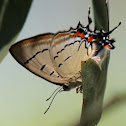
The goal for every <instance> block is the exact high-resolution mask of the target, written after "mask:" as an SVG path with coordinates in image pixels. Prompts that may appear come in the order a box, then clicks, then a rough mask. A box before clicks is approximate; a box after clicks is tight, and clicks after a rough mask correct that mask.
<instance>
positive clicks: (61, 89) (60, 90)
mask: <svg viewBox="0 0 126 126" xmlns="http://www.w3.org/2000/svg"><path fill="white" fill-rule="evenodd" d="M57 90H58V88H57ZM62 91H64V90H63V88H62V87H61V88H60V89H59V90H58V91H57V92H56V90H55V92H56V93H55V95H54V96H53V99H52V101H51V102H50V104H49V107H48V108H47V109H46V111H45V112H44V114H46V113H47V111H48V110H49V109H50V106H51V105H52V102H53V100H54V98H55V97H56V95H57V94H58V93H60V92H62ZM51 97H52V96H51Z"/></svg>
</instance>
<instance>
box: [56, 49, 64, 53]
mask: <svg viewBox="0 0 126 126" xmlns="http://www.w3.org/2000/svg"><path fill="white" fill-rule="evenodd" d="M63 50H65V49H61V50H60V51H58V52H57V54H59V53H61V52H62V51H63Z"/></svg>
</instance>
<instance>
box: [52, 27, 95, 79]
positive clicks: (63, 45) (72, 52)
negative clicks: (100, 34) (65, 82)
mask: <svg viewBox="0 0 126 126" xmlns="http://www.w3.org/2000/svg"><path fill="white" fill-rule="evenodd" d="M75 33H76V30H73V29H71V30H70V31H66V32H60V33H58V34H57V35H56V36H54V38H53V40H52V42H51V48H50V53H51V58H52V62H53V63H54V66H55V69H56V71H57V72H58V73H59V74H60V75H61V76H62V77H66V78H74V77H75V78H78V77H79V76H80V74H79V73H80V71H81V61H86V60H88V59H89V58H91V57H92V55H93V54H94V52H95V51H96V50H95V48H96V47H95V45H94V44H93V43H92V45H90V46H88V48H86V46H85V45H86V40H85V39H82V38H81V37H75V36H74V34H75ZM78 74H79V75H78Z"/></svg>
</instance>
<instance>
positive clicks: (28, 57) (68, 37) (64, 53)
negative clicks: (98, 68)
mask: <svg viewBox="0 0 126 126" xmlns="http://www.w3.org/2000/svg"><path fill="white" fill-rule="evenodd" d="M91 23H92V19H91V17H90V8H89V12H88V25H87V26H86V27H84V26H83V25H82V24H81V23H80V22H79V23H78V25H77V27H76V28H70V29H69V30H68V31H63V32H57V33H55V34H54V33H46V34H41V35H37V36H34V37H31V38H27V39H24V40H21V41H19V42H17V43H16V44H14V45H12V46H11V48H10V53H11V54H12V56H13V57H14V58H15V59H16V60H17V62H18V63H20V64H21V65H22V66H24V67H25V68H26V69H28V70H29V71H30V72H32V73H34V74H35V75H37V76H39V77H41V78H44V79H45V80H47V81H49V82H51V83H53V84H57V85H60V86H62V87H63V90H64V91H69V90H70V89H72V88H75V87H78V86H81V83H82V79H81V61H87V60H88V59H90V58H91V57H93V56H96V55H97V53H98V52H99V51H100V50H102V49H103V48H107V49H114V45H113V43H114V42H115V40H114V39H109V37H108V36H109V34H111V33H112V32H113V31H114V30H115V29H116V28H117V27H118V26H119V25H120V24H121V22H120V23H119V25H118V26H117V27H115V28H114V29H113V30H111V31H109V32H104V31H103V30H91V29H90V28H89V27H90V24H91Z"/></svg>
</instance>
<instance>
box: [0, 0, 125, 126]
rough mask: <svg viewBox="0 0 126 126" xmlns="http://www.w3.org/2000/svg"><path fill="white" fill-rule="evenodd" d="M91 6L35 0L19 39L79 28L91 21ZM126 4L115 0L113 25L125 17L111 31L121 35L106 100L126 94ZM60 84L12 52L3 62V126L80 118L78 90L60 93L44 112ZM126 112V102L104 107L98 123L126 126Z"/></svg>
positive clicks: (64, 125)
mask: <svg viewBox="0 0 126 126" xmlns="http://www.w3.org/2000/svg"><path fill="white" fill-rule="evenodd" d="M89 5H91V2H90V1H86V0H85V1H84V0H67V1H66V0H65V1H63V0H62V1H61V0H60V1H59V0H53V1H51V0H34V1H33V4H32V6H31V10H30V12H29V15H28V18H27V20H26V22H25V25H24V27H23V29H22V31H21V34H20V35H19V37H18V39H17V41H19V40H21V39H24V38H27V37H31V36H34V35H37V34H41V33H46V32H53V33H56V32H57V31H59V30H60V31H61V30H68V29H69V27H74V28H75V27H76V26H77V24H78V22H79V21H81V23H82V24H84V25H87V14H88V7H89ZM125 5H126V1H125V0H121V1H119V0H113V1H110V2H109V11H110V29H112V28H113V27H115V26H116V25H117V24H118V23H119V22H120V21H122V25H121V26H120V27H119V28H118V30H117V31H115V32H114V33H113V34H111V36H110V37H111V38H115V39H116V43H115V46H116V49H115V50H113V51H111V58H110V63H109V69H108V79H107V87H106V92H105V99H104V103H107V102H108V101H109V100H110V99H111V98H113V97H116V96H118V95H120V94H123V93H126V83H125V82H126V77H125V76H126V56H125V54H126V49H125V46H126V42H125V29H126V14H125V12H126V7H125ZM91 6H92V5H91ZM92 13H93V12H92V11H91V15H92ZM92 17H93V15H92ZM92 28H93V25H92ZM10 32H11V29H10ZM57 87H58V86H56V85H53V84H51V83H49V82H47V81H45V80H43V79H41V78H39V77H37V76H35V75H33V74H32V73H30V72H29V71H27V70H26V69H25V68H23V67H22V66H21V65H19V64H18V63H17V62H16V61H15V59H14V58H13V57H12V56H11V55H10V54H8V55H7V56H6V57H5V58H4V60H3V61H2V63H1V64H0V126H43V125H46V126H57V125H60V126H70V125H72V124H75V123H76V122H78V121H79V119H80V115H81V108H82V94H80V93H79V94H76V91H75V90H71V91H70V92H62V93H59V94H58V95H57V96H56V98H55V100H54V102H53V104H52V106H51V108H50V110H49V111H48V112H47V114H46V115H44V114H43V113H44V112H45V110H46V109H47V107H48V105H49V103H50V101H49V102H46V101H45V100H46V99H47V98H48V97H49V96H50V95H51V94H52V92H53V91H54V90H55V89H56V88H57ZM125 116H126V102H125V103H123V104H121V105H116V106H114V107H112V108H111V109H109V111H107V112H104V113H103V115H102V118H101V120H100V122H99V124H98V126H125V125H126V120H125Z"/></svg>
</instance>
